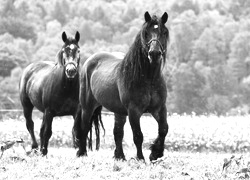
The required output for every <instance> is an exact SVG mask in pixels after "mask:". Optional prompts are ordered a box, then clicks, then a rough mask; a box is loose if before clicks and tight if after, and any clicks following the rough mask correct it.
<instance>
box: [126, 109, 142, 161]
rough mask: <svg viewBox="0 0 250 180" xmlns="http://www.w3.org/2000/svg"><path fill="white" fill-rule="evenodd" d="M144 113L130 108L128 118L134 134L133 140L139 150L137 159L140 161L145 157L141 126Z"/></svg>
mask: <svg viewBox="0 0 250 180" xmlns="http://www.w3.org/2000/svg"><path fill="white" fill-rule="evenodd" d="M141 115H142V113H140V111H139V110H137V108H135V107H133V108H129V111H128V116H129V122H130V125H131V128H132V132H133V140H134V143H135V146H136V149H137V158H138V159H139V160H144V156H143V153H142V142H143V134H142V131H141V126H140V117H141Z"/></svg>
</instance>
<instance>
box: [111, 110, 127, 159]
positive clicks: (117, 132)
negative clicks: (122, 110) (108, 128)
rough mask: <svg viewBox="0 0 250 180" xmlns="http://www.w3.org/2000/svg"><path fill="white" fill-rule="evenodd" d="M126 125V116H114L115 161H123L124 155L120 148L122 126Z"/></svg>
mask: <svg viewBox="0 0 250 180" xmlns="http://www.w3.org/2000/svg"><path fill="white" fill-rule="evenodd" d="M125 123H126V116H121V115H118V114H115V125H114V130H113V134H114V138H115V146H116V148H115V153H114V154H115V159H118V160H119V159H122V160H125V155H124V153H123V148H122V139H123V136H124V125H125Z"/></svg>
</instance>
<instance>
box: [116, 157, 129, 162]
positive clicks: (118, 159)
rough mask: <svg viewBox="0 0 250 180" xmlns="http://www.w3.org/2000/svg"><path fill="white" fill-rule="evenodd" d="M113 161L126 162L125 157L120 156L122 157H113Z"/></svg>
mask: <svg viewBox="0 0 250 180" xmlns="http://www.w3.org/2000/svg"><path fill="white" fill-rule="evenodd" d="M114 159H115V160H116V161H127V160H126V158H125V156H122V157H115V156H114Z"/></svg>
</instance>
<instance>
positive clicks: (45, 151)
mask: <svg viewBox="0 0 250 180" xmlns="http://www.w3.org/2000/svg"><path fill="white" fill-rule="evenodd" d="M40 151H41V153H42V156H46V155H47V154H48V150H47V149H45V148H42V149H41V150H40Z"/></svg>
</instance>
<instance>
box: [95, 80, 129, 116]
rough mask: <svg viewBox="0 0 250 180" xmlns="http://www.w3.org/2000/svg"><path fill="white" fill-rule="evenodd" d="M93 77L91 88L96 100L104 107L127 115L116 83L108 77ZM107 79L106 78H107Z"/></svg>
mask: <svg viewBox="0 0 250 180" xmlns="http://www.w3.org/2000/svg"><path fill="white" fill-rule="evenodd" d="M100 77H104V76H99V75H98V78H94V79H95V81H92V83H91V90H92V93H93V96H94V97H95V99H96V101H97V102H98V103H99V104H101V105H102V106H104V107H105V108H106V109H108V110H110V111H112V112H114V113H118V114H121V115H127V110H126V108H124V106H123V104H122V102H121V100H120V96H119V92H118V89H117V86H116V84H115V83H114V81H113V80H111V79H109V78H100ZM107 79H108V80H107Z"/></svg>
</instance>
